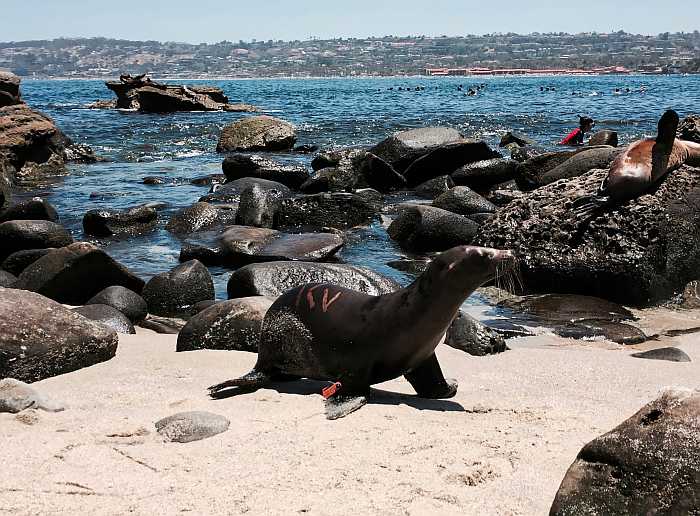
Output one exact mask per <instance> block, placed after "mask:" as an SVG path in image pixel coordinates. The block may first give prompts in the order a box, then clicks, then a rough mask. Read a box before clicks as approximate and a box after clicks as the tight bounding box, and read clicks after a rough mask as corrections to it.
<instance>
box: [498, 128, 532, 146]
mask: <svg viewBox="0 0 700 516" xmlns="http://www.w3.org/2000/svg"><path fill="white" fill-rule="evenodd" d="M512 143H514V144H516V145H517V146H518V147H525V146H527V145H534V144H535V142H534V140H531V139H530V138H528V137H527V136H524V135H522V134H520V133H514V132H511V131H508V132H507V133H506V134H504V135H503V136H502V137H501V142H500V143H499V144H498V146H499V147H506V146H508V145H510V144H512Z"/></svg>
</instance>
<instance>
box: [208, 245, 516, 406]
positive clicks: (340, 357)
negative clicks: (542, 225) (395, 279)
mask: <svg viewBox="0 0 700 516" xmlns="http://www.w3.org/2000/svg"><path fill="white" fill-rule="evenodd" d="M514 265H515V258H514V256H513V254H512V253H511V252H510V251H501V250H496V249H487V248H481V247H469V246H459V247H454V248H452V249H450V250H448V251H445V252H443V253H441V254H439V255H438V256H437V257H435V258H434V259H433V260H432V261H431V263H430V266H429V267H428V269H427V270H426V271H425V272H424V273H423V274H422V275H421V276H420V277H419V278H417V279H416V280H415V281H414V282H413V283H412V284H411V285H409V286H407V287H405V288H402V289H399V290H397V291H396V292H393V293H391V294H386V295H382V296H371V295H367V294H363V293H361V292H357V291H354V290H349V289H345V288H341V287H338V286H336V285H330V284H324V283H309V284H306V285H302V286H299V287H296V288H293V289H291V290H289V291H287V292H285V293H284V294H282V296H280V297H279V298H278V299H277V300H276V301H275V302H274V303H273V304H272V306H271V307H270V309H269V311H268V312H267V314H266V315H265V318H264V320H263V324H262V333H261V338H260V345H259V349H258V361H257V363H256V364H255V367H254V368H253V370H252V371H251V372H249V373H248V374H246V375H244V376H242V377H240V378H237V379H234V380H229V381H227V382H224V383H221V384H218V385H214V386H212V387H209V391H210V395H212V396H213V397H222V396H221V395H220V394H219V393H221V391H223V390H225V389H228V388H231V387H236V388H238V391H241V392H250V391H251V390H255V389H257V388H260V387H263V386H265V385H266V384H269V383H271V382H273V381H276V380H288V379H298V378H310V379H315V380H327V381H331V382H334V384H333V385H332V386H331V389H330V391H327V392H324V397H326V398H327V399H326V417H327V418H328V419H337V418H340V417H343V416H345V415H347V414H349V413H350V412H353V411H355V410H357V409H359V408H360V407H362V406H363V405H364V404H366V403H367V399H368V397H369V394H370V385H373V384H376V383H381V382H384V381H387V380H391V379H393V378H397V377H399V376H402V375H404V376H405V377H406V379H407V380H408V381H409V382H410V383H411V385H412V386H413V388H414V389H415V390H416V392H417V393H418V395H419V396H421V397H424V398H434V399H437V398H450V397H452V396H454V395H455V394H456V392H457V383H456V382H455V381H454V380H450V381H448V380H446V379H445V377H444V376H443V374H442V371H441V369H440V364H438V361H437V358H436V357H435V353H434V352H435V348H436V347H437V345H438V344H439V343H440V340H441V339H442V337H443V335H444V334H445V332H446V331H447V328H448V327H449V325H450V323H451V322H452V320H453V319H454V317H455V315H456V314H457V311H458V310H459V307H460V306H461V304H462V302H463V301H464V300H465V299H466V298H467V297H468V296H469V295H470V294H471V293H472V292H473V291H474V290H475V289H476V288H478V287H479V286H481V285H482V284H483V283H485V282H486V281H488V280H490V279H494V278H502V277H503V276H505V275H507V274H509V273H511V272H512V271H513V270H514ZM336 390H337V392H336ZM324 391H325V390H324Z"/></svg>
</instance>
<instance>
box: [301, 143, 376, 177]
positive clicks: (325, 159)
mask: <svg viewBox="0 0 700 516" xmlns="http://www.w3.org/2000/svg"><path fill="white" fill-rule="evenodd" d="M366 155H367V151H366V150H364V149H357V148H352V147H350V148H339V149H332V150H326V151H323V152H319V153H318V154H316V155H315V156H314V158H313V159H312V160H311V168H312V169H313V170H314V172H318V171H319V170H323V169H324V168H334V167H337V166H339V165H341V163H354V162H356V161H358V160H362V159H364V156H366Z"/></svg>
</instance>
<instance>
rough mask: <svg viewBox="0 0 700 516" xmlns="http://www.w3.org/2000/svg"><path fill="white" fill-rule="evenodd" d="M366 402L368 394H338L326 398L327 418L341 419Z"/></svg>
mask: <svg viewBox="0 0 700 516" xmlns="http://www.w3.org/2000/svg"><path fill="white" fill-rule="evenodd" d="M366 404H367V395H366V394H359V393H358V394H350V393H345V394H340V393H339V394H336V395H334V396H331V397H330V398H328V399H326V419H340V418H341V417H345V416H347V415H348V414H350V413H351V412H355V411H356V410H357V409H359V408H361V407H363V406H364V405H366Z"/></svg>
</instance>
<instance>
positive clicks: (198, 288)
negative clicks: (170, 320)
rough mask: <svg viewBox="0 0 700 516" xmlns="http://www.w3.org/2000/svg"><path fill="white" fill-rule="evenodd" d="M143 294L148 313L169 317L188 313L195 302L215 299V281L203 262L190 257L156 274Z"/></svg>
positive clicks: (147, 284)
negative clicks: (172, 267)
mask: <svg viewBox="0 0 700 516" xmlns="http://www.w3.org/2000/svg"><path fill="white" fill-rule="evenodd" d="M141 295H142V296H143V298H144V299H145V300H146V303H147V304H148V311H149V313H152V314H154V315H162V316H166V317H169V316H174V315H180V314H186V313H188V311H189V309H190V308H191V307H192V305H194V304H195V303H197V302H199V301H204V300H206V299H214V282H213V281H212V279H211V275H210V274H209V271H208V270H207V268H206V267H205V266H204V265H202V264H201V263H200V262H198V261H197V260H191V261H189V262H186V263H183V264H181V265H178V266H177V267H175V268H174V269H172V270H170V271H169V272H163V273H161V274H158V275H156V276H153V277H152V278H151V279H150V280H149V281H148V283H146V286H145V287H144V288H143V292H142V293H141Z"/></svg>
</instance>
